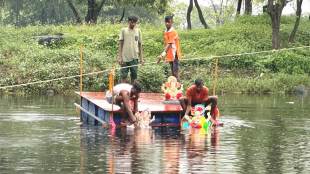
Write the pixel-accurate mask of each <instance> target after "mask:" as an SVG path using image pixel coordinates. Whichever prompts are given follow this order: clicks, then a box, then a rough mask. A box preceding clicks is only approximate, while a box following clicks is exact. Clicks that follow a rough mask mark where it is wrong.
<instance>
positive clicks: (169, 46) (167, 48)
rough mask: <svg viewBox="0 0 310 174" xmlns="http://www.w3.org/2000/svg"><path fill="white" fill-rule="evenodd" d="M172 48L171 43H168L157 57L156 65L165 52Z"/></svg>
mask: <svg viewBox="0 0 310 174" xmlns="http://www.w3.org/2000/svg"><path fill="white" fill-rule="evenodd" d="M170 48H172V43H169V44H167V45H166V46H165V48H164V51H163V52H162V53H161V54H160V55H159V56H158V61H157V63H159V62H160V61H161V60H162V59H164V58H165V56H166V53H167V51H168V50H169V49H170Z"/></svg>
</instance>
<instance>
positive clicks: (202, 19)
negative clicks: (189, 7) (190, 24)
mask: <svg viewBox="0 0 310 174" xmlns="http://www.w3.org/2000/svg"><path fill="white" fill-rule="evenodd" d="M194 3H195V7H196V8H197V11H198V16H199V19H200V21H201V24H202V25H203V26H204V28H209V26H208V25H207V23H206V21H205V19H204V17H203V14H202V11H201V9H200V6H199V4H198V1H197V0H194Z"/></svg>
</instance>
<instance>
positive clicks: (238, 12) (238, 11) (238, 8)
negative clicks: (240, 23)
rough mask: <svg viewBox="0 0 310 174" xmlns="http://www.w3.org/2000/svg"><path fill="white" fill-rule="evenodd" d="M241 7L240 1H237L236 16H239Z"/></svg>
mask: <svg viewBox="0 0 310 174" xmlns="http://www.w3.org/2000/svg"><path fill="white" fill-rule="evenodd" d="M241 6H242V0H238V5H237V15H240V11H241Z"/></svg>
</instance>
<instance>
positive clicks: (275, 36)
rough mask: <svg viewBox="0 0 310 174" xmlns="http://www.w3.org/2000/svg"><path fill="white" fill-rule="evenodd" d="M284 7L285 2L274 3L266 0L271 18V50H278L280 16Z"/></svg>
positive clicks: (283, 0)
mask: <svg viewBox="0 0 310 174" xmlns="http://www.w3.org/2000/svg"><path fill="white" fill-rule="evenodd" d="M285 5H286V0H280V1H274V0H268V5H267V8H268V14H269V15H270V18H271V26H272V48H273V49H279V48H280V23H281V14H282V10H283V8H284V6H285Z"/></svg>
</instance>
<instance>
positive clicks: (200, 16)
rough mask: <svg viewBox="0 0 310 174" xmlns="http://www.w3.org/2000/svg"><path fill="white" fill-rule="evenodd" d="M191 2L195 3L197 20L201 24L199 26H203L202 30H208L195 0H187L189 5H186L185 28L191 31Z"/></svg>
mask: <svg viewBox="0 0 310 174" xmlns="http://www.w3.org/2000/svg"><path fill="white" fill-rule="evenodd" d="M193 1H194V3H195V7H196V9H197V11H198V16H199V20H200V22H201V24H202V25H203V26H204V28H206V29H207V28H209V26H208V24H207V23H206V21H205V19H204V17H203V14H202V11H201V8H200V6H199V4H198V1H197V0H189V5H188V9H187V15H186V16H187V17H186V19H187V28H188V29H192V23H191V12H192V10H193Z"/></svg>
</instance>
